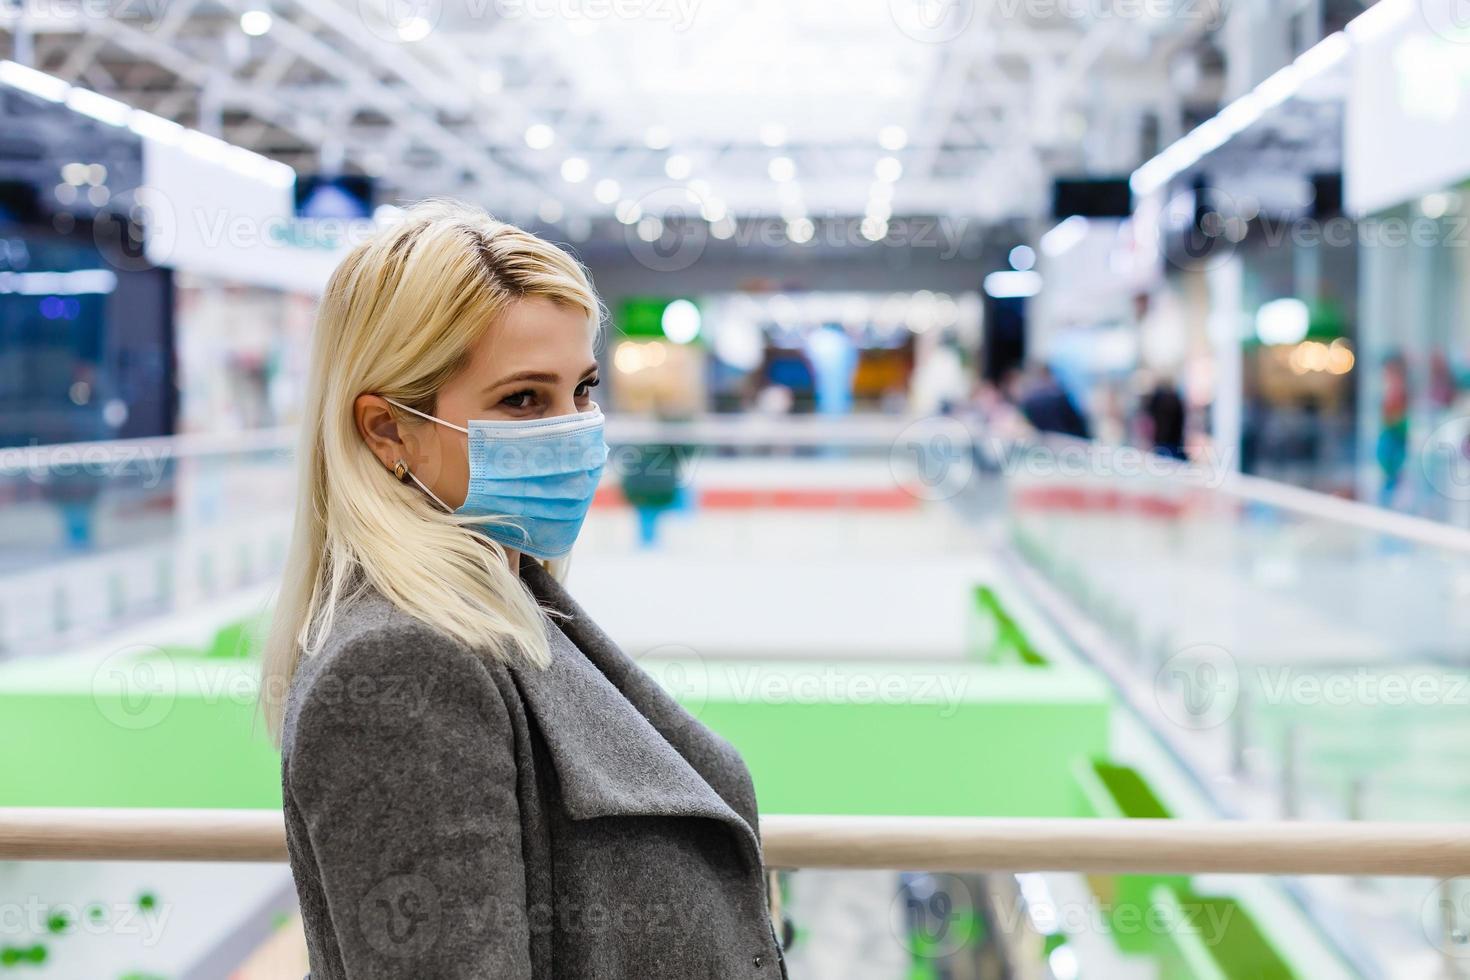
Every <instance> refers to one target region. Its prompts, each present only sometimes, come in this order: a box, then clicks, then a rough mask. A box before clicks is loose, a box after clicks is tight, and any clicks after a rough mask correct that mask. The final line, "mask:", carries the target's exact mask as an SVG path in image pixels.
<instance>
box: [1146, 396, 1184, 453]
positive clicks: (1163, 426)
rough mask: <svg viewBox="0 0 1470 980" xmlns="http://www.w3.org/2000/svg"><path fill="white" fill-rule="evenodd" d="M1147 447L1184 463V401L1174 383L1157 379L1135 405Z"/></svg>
mask: <svg viewBox="0 0 1470 980" xmlns="http://www.w3.org/2000/svg"><path fill="white" fill-rule="evenodd" d="M1139 409H1140V412H1141V415H1142V417H1143V422H1144V428H1145V430H1146V436H1147V440H1148V443H1149V445H1150V446H1151V447H1152V448H1153V450H1154V452H1156V453H1158V454H1159V455H1161V456H1168V457H1170V458H1171V459H1184V458H1185V453H1184V426H1185V421H1186V409H1185V407H1184V399H1183V398H1181V397H1179V389H1178V388H1177V387H1176V386H1175V384H1174V382H1172V381H1170V380H1168V379H1166V378H1159V379H1158V380H1157V381H1156V382H1154V384H1153V386H1152V387H1151V388H1150V389H1149V390H1148V391H1147V392H1146V393H1145V394H1144V396H1143V399H1142V401H1141V402H1140V404H1139Z"/></svg>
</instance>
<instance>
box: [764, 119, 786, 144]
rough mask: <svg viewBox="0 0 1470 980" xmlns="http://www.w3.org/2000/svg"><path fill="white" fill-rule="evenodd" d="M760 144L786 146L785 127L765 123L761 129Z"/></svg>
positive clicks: (778, 124)
mask: <svg viewBox="0 0 1470 980" xmlns="http://www.w3.org/2000/svg"><path fill="white" fill-rule="evenodd" d="M761 142H762V143H763V144H765V145H766V146H770V147H777V146H785V145H786V127H785V126H783V125H781V124H780V123H766V124H765V125H764V126H762V127H761Z"/></svg>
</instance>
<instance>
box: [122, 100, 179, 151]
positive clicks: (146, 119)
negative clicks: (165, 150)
mask: <svg viewBox="0 0 1470 980" xmlns="http://www.w3.org/2000/svg"><path fill="white" fill-rule="evenodd" d="M128 128H129V129H131V130H132V131H133V132H135V133H137V134H138V135H139V136H141V137H143V138H144V139H150V140H153V141H154V142H156V143H166V144H168V145H170V146H172V145H173V144H175V143H177V142H179V141H180V140H182V139H183V138H184V127H183V126H180V125H179V124H178V123H176V122H174V121H173V120H172V119H165V118H163V117H162V116H155V115H154V114H153V113H151V112H144V111H143V110H142V109H134V110H133V111H132V114H131V115H129V116H128Z"/></svg>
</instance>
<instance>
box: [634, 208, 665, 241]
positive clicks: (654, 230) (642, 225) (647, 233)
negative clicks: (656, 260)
mask: <svg viewBox="0 0 1470 980" xmlns="http://www.w3.org/2000/svg"><path fill="white" fill-rule="evenodd" d="M663 234H664V223H663V222H662V221H661V220H659V219H658V218H657V217H655V216H653V215H651V214H645V215H644V216H643V217H642V218H639V219H638V237H639V238H641V239H643V240H644V241H645V242H656V241H658V240H659V239H660V238H662V237H663Z"/></svg>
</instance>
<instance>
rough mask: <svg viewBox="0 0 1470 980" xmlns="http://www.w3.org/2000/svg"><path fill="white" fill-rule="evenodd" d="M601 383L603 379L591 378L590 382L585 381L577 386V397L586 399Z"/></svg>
mask: <svg viewBox="0 0 1470 980" xmlns="http://www.w3.org/2000/svg"><path fill="white" fill-rule="evenodd" d="M601 383H602V379H601V378H591V379H590V380H587V381H583V382H582V383H581V384H579V385H577V397H578V398H586V397H587V396H588V395H589V394H591V393H592V389H593V388H596V387H597V386H598V385H600V384H601Z"/></svg>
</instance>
